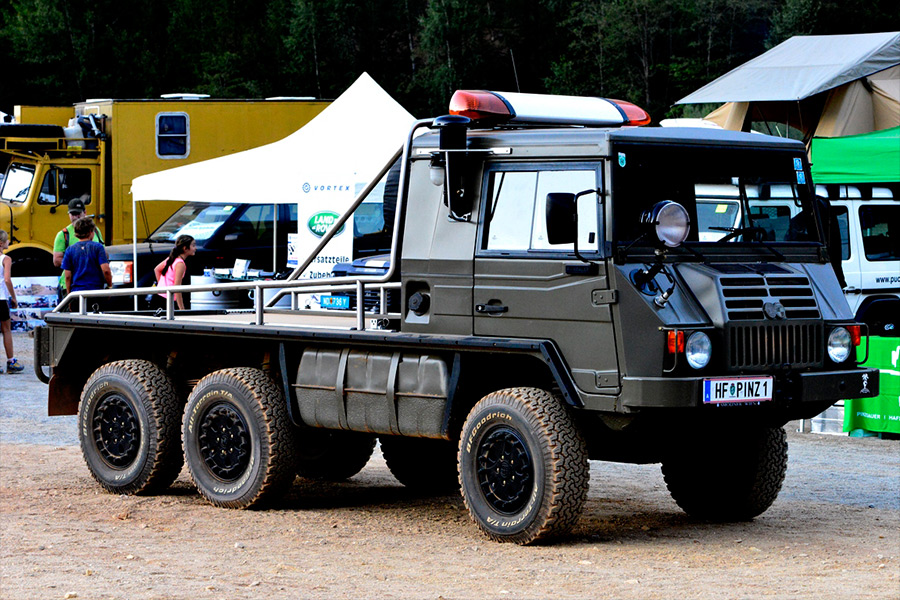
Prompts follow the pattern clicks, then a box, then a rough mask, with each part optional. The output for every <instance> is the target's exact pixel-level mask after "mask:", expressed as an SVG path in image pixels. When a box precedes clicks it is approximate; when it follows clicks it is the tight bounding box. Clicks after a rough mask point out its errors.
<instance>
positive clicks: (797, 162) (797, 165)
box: [794, 158, 803, 171]
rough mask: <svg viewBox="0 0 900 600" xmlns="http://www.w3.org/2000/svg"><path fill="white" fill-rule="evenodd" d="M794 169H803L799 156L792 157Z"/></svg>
mask: <svg viewBox="0 0 900 600" xmlns="http://www.w3.org/2000/svg"><path fill="white" fill-rule="evenodd" d="M794 170H795V171H802V170H803V161H802V160H800V159H799V158H795V159H794Z"/></svg>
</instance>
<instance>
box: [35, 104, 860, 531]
mask: <svg viewBox="0 0 900 600" xmlns="http://www.w3.org/2000/svg"><path fill="white" fill-rule="evenodd" d="M450 112H451V114H450V115H447V116H444V117H439V118H436V119H433V120H423V121H418V122H417V123H416V124H415V125H414V127H413V129H412V131H410V133H409V136H408V140H407V143H406V144H405V146H404V147H403V149H402V151H400V152H399V153H398V158H399V161H400V163H399V164H400V169H399V184H398V185H396V186H384V185H382V186H378V185H377V184H378V183H379V182H378V181H373V182H372V184H371V185H370V186H369V187H368V188H367V189H366V190H365V191H363V192H362V194H361V195H360V196H359V198H358V199H357V202H356V206H358V205H360V204H361V203H362V202H363V201H365V200H366V196H367V195H368V194H371V193H374V192H373V190H376V189H377V190H385V189H396V190H397V191H396V194H397V198H396V202H394V201H393V199H391V201H390V202H388V201H384V202H383V204H384V205H385V206H392V207H394V206H395V207H396V210H395V213H394V215H393V217H394V218H393V219H392V220H391V219H388V220H387V221H388V227H387V231H386V233H387V234H389V235H390V236H391V238H392V240H393V244H392V249H391V254H390V256H389V257H388V258H387V259H386V260H384V261H382V262H381V263H380V264H379V268H377V269H373V270H372V272H371V273H369V274H366V273H365V272H359V271H358V272H357V273H356V274H355V275H352V276H349V275H348V276H346V277H337V278H334V279H332V280H329V281H327V282H322V281H315V282H311V281H296V280H295V281H288V282H284V281H282V282H272V283H255V284H241V283H238V284H228V285H231V286H232V287H240V286H244V287H248V288H255V290H256V292H257V293H255V295H254V297H255V298H257V301H256V305H255V307H254V308H253V309H248V310H231V311H224V310H223V311H175V310H173V307H172V303H171V299H170V302H169V308H168V310H167V311H160V312H158V313H150V312H140V311H132V312H107V313H95V312H89V310H88V309H89V307H90V306H91V304H92V299H93V296H96V295H103V294H107V295H108V294H113V295H124V294H146V293H148V292H149V291H151V290H149V289H146V288H145V289H137V290H128V291H120V290H114V291H112V292H109V291H107V292H87V293H82V294H73V295H71V296H70V297H69V299H68V300H67V303H68V306H72V307H74V308H75V310H74V312H65V311H64V309H65V308H66V305H64V306H63V307H61V309H57V310H56V311H54V312H53V313H52V314H49V315H48V316H47V319H46V321H47V327H46V328H44V329H41V330H39V331H38V334H37V335H36V336H35V343H36V350H37V351H36V356H37V357H38V360H37V361H36V362H37V363H38V364H39V366H40V365H43V366H44V367H49V371H50V373H51V374H50V376H49V412H50V414H75V413H77V414H78V418H79V423H80V432H79V434H80V439H81V446H82V450H83V453H84V457H85V461H86V462H87V465H88V468H89V469H90V470H91V473H92V474H93V476H94V477H95V478H96V479H97V481H98V482H99V483H100V485H101V486H102V487H104V488H105V489H107V490H109V491H111V492H114V493H142V494H149V493H156V492H161V491H164V490H165V489H166V488H167V487H168V486H169V484H171V483H172V481H173V480H174V479H175V477H176V476H177V475H178V473H179V471H180V470H181V468H182V465H183V462H186V463H187V466H188V469H189V471H190V475H191V477H192V479H193V481H194V483H195V484H196V485H197V489H198V490H199V492H200V493H201V494H202V495H203V496H204V497H205V498H207V499H208V500H209V501H210V502H211V503H212V504H214V505H217V506H224V507H231V508H249V507H256V506H259V505H263V504H264V503H265V502H267V501H272V500H273V499H275V498H277V497H278V495H279V494H281V493H282V492H283V491H284V490H285V489H286V488H287V487H288V486H290V485H291V483H292V482H293V480H294V477H295V475H297V474H299V475H301V476H305V477H318V478H325V479H342V478H347V477H350V476H352V475H354V474H355V473H357V472H358V471H359V470H360V469H362V468H363V466H364V465H365V464H366V462H367V460H368V459H369V457H370V455H371V454H372V452H373V448H374V447H375V444H376V440H380V443H381V449H382V452H383V454H384V457H385V460H386V461H387V464H388V466H389V468H390V469H391V472H392V473H393V474H394V475H395V476H396V477H397V479H399V480H400V481H401V482H402V483H404V484H405V485H407V486H410V487H413V488H418V489H427V490H434V491H447V490H454V489H461V492H462V496H463V498H464V500H465V503H466V506H467V507H468V510H469V513H470V514H471V517H472V519H473V521H474V522H475V523H476V525H477V526H478V527H479V528H480V529H481V530H482V531H483V532H484V533H485V534H487V535H488V536H489V537H490V538H492V539H494V540H497V541H511V542H516V543H523V544H527V543H533V542H537V541H541V540H545V539H547V538H551V537H553V536H559V535H560V534H563V533H564V532H566V531H567V530H568V529H569V528H570V527H571V526H572V525H573V524H574V523H575V522H576V520H577V519H578V516H579V513H580V511H581V509H582V505H583V503H584V500H585V496H586V494H587V488H588V478H589V477H588V475H589V468H588V464H589V460H610V461H625V462H658V463H662V470H663V473H664V475H665V480H666V483H667V485H668V487H669V489H670V491H671V493H672V496H673V497H674V499H675V501H676V502H677V503H678V504H679V505H680V506H681V507H682V508H683V509H684V510H685V511H687V512H688V513H689V514H691V515H693V516H696V517H698V518H701V519H712V520H719V521H732V520H747V519H752V518H753V517H755V516H757V515H759V514H760V513H762V512H763V511H765V510H766V509H767V508H768V507H769V506H770V505H771V504H772V502H773V501H774V500H775V498H776V496H777V494H778V492H779V489H780V487H781V484H782V481H783V479H784V475H785V469H786V465H787V443H786V439H785V433H784V429H783V426H784V424H785V423H786V422H787V421H788V420H791V419H798V418H809V417H812V416H813V415H816V414H818V413H820V412H821V411H822V410H823V409H825V408H826V407H828V406H829V405H831V404H832V403H834V402H835V401H837V400H839V399H843V398H857V397H866V396H874V395H877V393H878V388H877V385H878V377H877V371H876V370H873V369H866V368H860V367H859V366H858V363H859V362H860V361H861V360H864V358H865V357H864V355H865V352H866V339H867V338H866V331H865V329H864V327H863V328H862V329H861V327H860V325H858V324H856V323H854V322H853V320H852V315H851V313H850V310H849V309H848V306H847V303H846V301H845V300H844V297H843V294H842V293H841V289H840V287H839V285H838V282H837V279H836V277H835V275H834V272H833V270H832V267H831V265H830V263H829V260H828V256H829V255H828V252H829V251H828V244H827V241H826V239H825V234H824V232H827V231H828V227H827V223H824V222H823V214H824V213H823V212H822V211H821V207H820V205H819V204H818V203H817V202H816V201H815V199H814V196H813V194H812V189H811V184H810V179H809V166H808V163H807V160H806V154H805V148H804V147H803V145H802V144H800V143H799V142H794V141H789V140H784V139H776V138H772V137H767V136H762V135H755V134H743V133H735V132H727V131H711V130H707V129H704V130H699V129H659V128H651V127H640V126H638V125H643V124H646V123H647V122H649V117H647V115H646V113H644V112H643V111H642V110H641V109H639V108H637V107H635V106H633V105H630V104H627V103H623V102H618V101H608V100H603V99H599V98H571V97H551V96H535V95H527V94H501V93H491V92H457V94H456V95H455V96H454V98H453V99H452V101H451V111H450ZM335 160H340V157H339V156H338V157H335ZM393 162H394V161H392V163H393ZM389 167H390V165H386V166H385V169H384V171H383V173H382V176H383V177H385V178H386V177H387V174H388V172H389ZM381 193H383V192H381ZM785 197H788V198H790V199H791V201H792V202H793V203H794V205H795V206H796V207H797V208H798V211H797V216H796V217H794V218H793V219H783V218H780V217H779V216H778V215H779V214H780V213H778V212H777V211H774V210H769V209H768V208H767V202H768V201H769V200H770V199H773V198H778V199H779V202H781V203H783V202H784V198H785ZM370 202H371V199H370ZM734 210H739V211H740V214H741V218H740V220H739V221H738V222H737V226H735V223H736V221H735V219H734V214H733V213H729V211H734ZM350 218H352V209H351V212H348V213H347V214H346V215H344V217H343V218H342V219H341V220H339V221H338V222H337V223H336V224H335V225H334V229H333V231H334V230H337V229H339V228H340V227H341V226H342V225H343V223H344V222H345V221H346V220H347V219H350ZM327 239H328V236H326V238H325V239H324V240H323V245H324V244H325V243H326V242H327ZM313 259H314V257H310V258H309V259H308V260H309V261H311V260H313ZM304 266H305V265H301V268H300V270H302V269H303V268H304ZM298 272H299V270H298ZM266 287H279V288H281V289H282V292H283V294H286V295H289V296H290V297H291V298H292V302H291V307H290V308H277V307H275V303H276V302H277V298H275V299H273V300H271V301H270V302H269V304H268V306H267V305H264V300H263V298H264V294H263V293H259V292H260V291H261V290H262V288H266ZM180 289H183V288H169V289H168V290H166V288H156V290H155V291H162V292H164V293H165V292H167V291H168V292H169V293H173V292H174V291H177V290H180ZM220 289H221V288H220ZM348 293H349V294H350V295H352V296H354V299H355V302H354V303H353V308H350V304H349V303H346V304H343V305H342V303H343V302H344V301H345V300H346V298H347V294H348ZM310 294H316V295H318V296H319V299H320V300H323V299H325V298H328V297H330V295H334V296H335V297H336V298H338V299H340V298H343V300H340V301H338V300H335V302H333V303H330V304H329V303H328V302H327V301H324V300H323V301H322V302H321V304H322V305H323V306H331V308H329V309H323V310H309V309H303V308H301V307H303V306H306V305H307V303H304V302H303V298H304V297H306V296H308V295H310ZM367 294H369V298H368V299H369V301H364V299H366V297H367V296H366V295H367ZM372 294H375V296H374V297H375V299H377V300H378V301H372ZM389 294H393V295H398V296H399V311H397V312H392V311H391V310H388V307H389V304H391V305H392V306H394V307H396V306H397V305H398V303H397V302H396V301H394V302H393V303H389V302H388V301H387V298H388V295H389ZM395 310H396V308H395Z"/></svg>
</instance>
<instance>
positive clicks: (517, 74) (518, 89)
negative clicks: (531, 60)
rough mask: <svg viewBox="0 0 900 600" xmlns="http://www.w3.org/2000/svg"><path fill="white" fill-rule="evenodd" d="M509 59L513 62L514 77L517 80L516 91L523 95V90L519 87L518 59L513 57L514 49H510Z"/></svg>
mask: <svg viewBox="0 0 900 600" xmlns="http://www.w3.org/2000/svg"><path fill="white" fill-rule="evenodd" d="M509 59H510V60H511V61H512V67H513V77H515V78H516V91H517V92H520V93H521V92H522V88H521V87H519V73H518V71H516V57H515V56H513V51H512V48H510V49H509Z"/></svg>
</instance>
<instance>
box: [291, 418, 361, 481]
mask: <svg viewBox="0 0 900 600" xmlns="http://www.w3.org/2000/svg"><path fill="white" fill-rule="evenodd" d="M374 450H375V436H374V435H371V434H368V433H358V432H355V431H333V430H328V429H316V428H307V429H304V430H303V431H302V433H301V435H300V441H299V450H298V453H297V475H299V476H300V477H305V478H306V479H317V480H320V481H343V480H345V479H349V478H351V477H353V476H354V475H356V474H357V473H359V472H360V471H362V470H363V467H365V466H366V463H368V462H369V459H370V458H371V457H372V452H374Z"/></svg>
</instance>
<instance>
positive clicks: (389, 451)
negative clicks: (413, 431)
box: [379, 436, 459, 494]
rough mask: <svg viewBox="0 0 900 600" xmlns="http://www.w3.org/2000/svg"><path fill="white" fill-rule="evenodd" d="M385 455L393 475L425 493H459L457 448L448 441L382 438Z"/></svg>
mask: <svg viewBox="0 0 900 600" xmlns="http://www.w3.org/2000/svg"><path fill="white" fill-rule="evenodd" d="M379 441H380V442H381V453H382V454H383V455H384V460H385V462H386V463H387V466H388V469H390V470H391V474H392V475H393V476H394V477H396V478H397V481H399V482H400V483H402V484H403V485H405V486H406V487H408V488H409V489H411V490H416V491H418V492H423V493H435V494H439V493H447V494H449V493H453V492H457V491H459V476H458V469H457V446H456V444H454V443H453V442H450V441H447V440H434V439H426V438H406V437H395V436H382V437H381V438H379Z"/></svg>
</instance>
